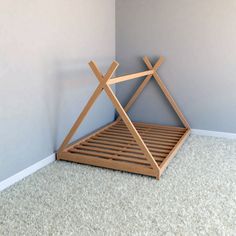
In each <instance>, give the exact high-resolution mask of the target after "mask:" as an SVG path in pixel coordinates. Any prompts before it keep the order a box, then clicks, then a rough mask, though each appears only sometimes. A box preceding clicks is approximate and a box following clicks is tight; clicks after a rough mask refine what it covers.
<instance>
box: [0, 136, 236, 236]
mask: <svg viewBox="0 0 236 236" xmlns="http://www.w3.org/2000/svg"><path fill="white" fill-rule="evenodd" d="M0 235H1V236H5V235H7V236H8V235H9V236H14V235H17V236H19V235H30V236H32V235H65V236H68V235H78V236H80V235H82V236H84V235H142V236H143V235H148V236H149V235H155V236H156V235H189V236H192V235H220V236H222V235H236V141H235V140H224V139H217V138H209V137H200V136H190V138H189V139H188V141H187V142H186V144H185V145H184V146H183V148H182V149H181V151H180V152H179V153H178V155H177V156H176V158H175V159H174V160H173V161H172V162H171V164H170V166H169V168H168V169H167V170H166V172H165V173H164V175H163V176H162V178H161V180H160V181H157V180H156V179H154V178H150V177H144V176H139V175H132V174H128V173H121V172H118V171H111V170H105V169H100V168H94V167H89V166H83V165H77V164H71V163H66V162H55V163H53V164H51V165H50V166H48V167H46V168H44V169H42V170H40V171H38V172H37V173H36V174H34V175H32V176H30V177H28V178H26V179H25V180H23V181H21V182H20V183H18V184H16V185H14V186H12V187H11V188H9V189H7V190H5V191H3V192H1V193H0Z"/></svg>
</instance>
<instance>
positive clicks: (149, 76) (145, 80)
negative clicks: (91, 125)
mask: <svg viewBox="0 0 236 236" xmlns="http://www.w3.org/2000/svg"><path fill="white" fill-rule="evenodd" d="M143 60H145V57H144V58H143ZM163 61H164V57H160V58H159V59H158V60H157V62H156V63H155V65H154V67H153V71H156V70H157V69H158V68H159V67H160V66H161V64H162V63H163ZM152 76H153V73H152V74H151V75H148V76H147V77H146V78H145V79H144V81H143V82H142V83H141V85H140V86H139V87H138V89H137V90H136V92H135V93H134V94H133V96H132V97H131V99H130V100H129V102H128V103H127V105H126V106H125V108H124V110H125V111H126V112H128V110H129V109H130V107H131V106H132V105H133V104H134V102H135V101H136V100H137V98H138V96H139V95H140V94H141V93H142V91H143V89H144V88H145V87H146V85H147V84H148V82H149V81H150V79H151V78H152ZM120 120H121V117H120V116H118V118H117V121H120Z"/></svg>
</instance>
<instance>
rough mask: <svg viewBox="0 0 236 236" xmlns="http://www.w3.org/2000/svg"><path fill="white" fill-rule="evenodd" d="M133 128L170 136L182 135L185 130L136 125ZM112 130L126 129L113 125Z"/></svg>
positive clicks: (122, 126)
mask: <svg viewBox="0 0 236 236" xmlns="http://www.w3.org/2000/svg"><path fill="white" fill-rule="evenodd" d="M134 126H135V128H136V129H137V130H142V131H145V132H147V133H157V132H158V131H159V132H165V133H170V134H183V133H184V132H185V131H186V129H183V130H169V129H163V128H160V127H148V126H146V127H145V126H137V125H134ZM112 128H113V129H126V127H125V126H124V125H123V124H122V125H114V126H112Z"/></svg>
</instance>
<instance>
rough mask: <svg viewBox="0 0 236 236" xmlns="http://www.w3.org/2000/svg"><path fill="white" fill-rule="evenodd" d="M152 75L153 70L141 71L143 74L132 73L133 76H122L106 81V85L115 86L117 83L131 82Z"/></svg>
mask: <svg viewBox="0 0 236 236" xmlns="http://www.w3.org/2000/svg"><path fill="white" fill-rule="evenodd" d="M152 74H153V70H148V71H143V72H138V73H134V74H130V75H123V76H120V77H116V78H113V79H110V80H109V81H108V84H117V83H121V82H124V81H127V80H131V79H137V78H140V77H143V76H146V75H152Z"/></svg>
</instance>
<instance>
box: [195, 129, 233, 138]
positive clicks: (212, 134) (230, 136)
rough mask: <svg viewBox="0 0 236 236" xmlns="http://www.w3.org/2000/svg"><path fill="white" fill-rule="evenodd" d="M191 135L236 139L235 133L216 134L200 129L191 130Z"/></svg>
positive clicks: (215, 132)
mask: <svg viewBox="0 0 236 236" xmlns="http://www.w3.org/2000/svg"><path fill="white" fill-rule="evenodd" d="M191 133H192V134H196V135H203V136H211V137H218V138H228V139H236V134H235V133H225V132H217V131H210V130H201V129H191Z"/></svg>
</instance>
